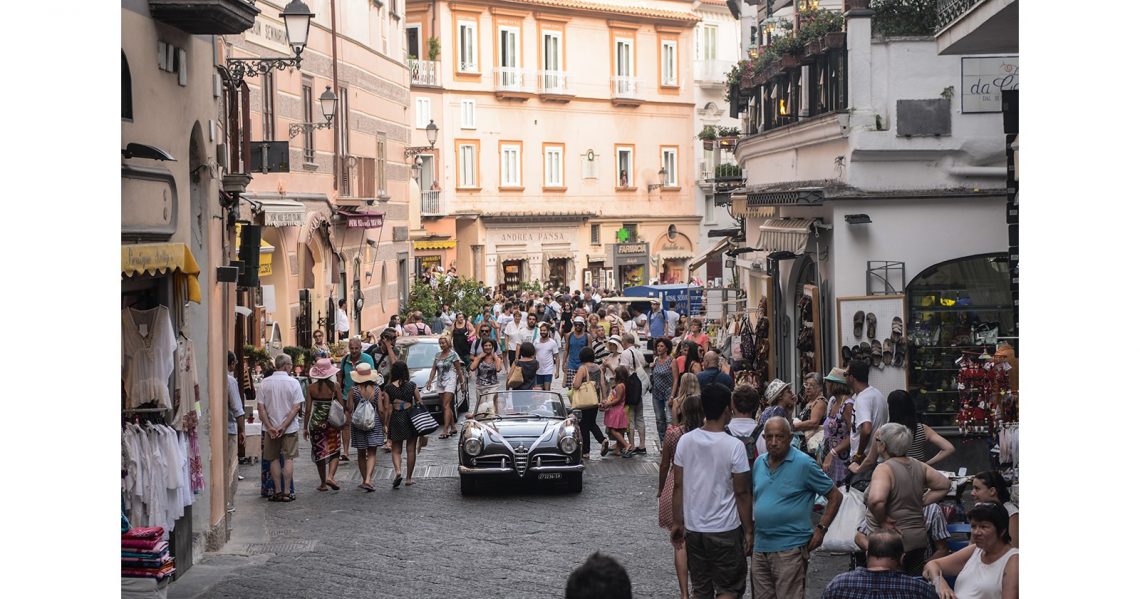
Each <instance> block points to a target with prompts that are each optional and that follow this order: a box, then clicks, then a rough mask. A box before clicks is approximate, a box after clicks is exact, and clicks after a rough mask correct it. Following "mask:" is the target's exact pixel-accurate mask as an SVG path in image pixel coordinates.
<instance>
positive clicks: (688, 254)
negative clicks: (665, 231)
mask: <svg viewBox="0 0 1140 599" xmlns="http://www.w3.org/2000/svg"><path fill="white" fill-rule="evenodd" d="M657 255H658V256H661V259H662V260H688V259H689V258H692V257H693V252H692V250H661V251H659V252H657Z"/></svg>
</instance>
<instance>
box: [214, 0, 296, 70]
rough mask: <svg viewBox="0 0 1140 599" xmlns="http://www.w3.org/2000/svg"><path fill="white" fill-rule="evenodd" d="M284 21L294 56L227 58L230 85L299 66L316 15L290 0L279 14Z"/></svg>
mask: <svg viewBox="0 0 1140 599" xmlns="http://www.w3.org/2000/svg"><path fill="white" fill-rule="evenodd" d="M279 16H280V17H281V19H282V20H284V21H285V38H286V39H288V40H289V47H290V48H292V49H293V53H294V54H295V56H293V57H292V58H227V59H226V71H227V72H228V74H229V76H230V85H233V86H234V87H237V86H238V84H240V82H241V80H242V79H245V77H246V76H249V77H257V76H258V75H262V74H265V73H268V72H270V71H272V70H273V69H277V70H279V71H283V70H285V69H286V68H288V67H297V68H300V66H301V52H303V51H304V50H305V45H306V44H308V42H309V24H310V23H311V22H312V20H313V17H315V16H316V15H315V14H313V13H312V12H310V11H309V7H308V6H307V5H306V4H305V3H304V2H301V0H292V2H290V3H289V4H287V5H286V6H285V9H284V10H282V11H281V14H280V15H279Z"/></svg>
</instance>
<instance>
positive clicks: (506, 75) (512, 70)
mask: <svg viewBox="0 0 1140 599" xmlns="http://www.w3.org/2000/svg"><path fill="white" fill-rule="evenodd" d="M495 91H505V92H521V91H527V90H526V71H524V70H523V69H520V68H518V67H495Z"/></svg>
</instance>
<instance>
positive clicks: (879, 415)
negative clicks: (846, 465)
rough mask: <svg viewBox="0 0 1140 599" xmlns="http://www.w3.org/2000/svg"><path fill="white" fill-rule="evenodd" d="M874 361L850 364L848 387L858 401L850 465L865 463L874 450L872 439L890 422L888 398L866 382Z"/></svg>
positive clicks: (852, 431) (847, 373)
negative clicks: (876, 432)
mask: <svg viewBox="0 0 1140 599" xmlns="http://www.w3.org/2000/svg"><path fill="white" fill-rule="evenodd" d="M870 372H871V364H870V363H869V362H867V361H866V360H852V361H851V364H849V365H848V366H847V372H846V375H847V386H848V387H850V388H851V393H852V399H854V400H855V421H854V425H853V426H852V427H851V468H852V469H853V470H854V469H855V467H856V466H857V465H858V464H861V463H862V462H863V458H865V457H866V455H867V452H868V451H870V450H871V439H872V438H873V437H874V435H875V431H877V430H879V427H880V426H883V425H884V424H886V423H887V400H886V398H885V397H883V393H882V392H881V391H879V390H878V389H876V388H874V387H872V386H871V385H869V384H868V383H867V380H868V377H869V376H870Z"/></svg>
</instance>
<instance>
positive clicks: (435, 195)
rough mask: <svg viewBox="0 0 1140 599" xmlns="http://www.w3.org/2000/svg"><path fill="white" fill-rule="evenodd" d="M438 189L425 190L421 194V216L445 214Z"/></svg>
mask: <svg viewBox="0 0 1140 599" xmlns="http://www.w3.org/2000/svg"><path fill="white" fill-rule="evenodd" d="M439 192H440V190H438V189H425V190H423V191H421V192H420V216H433V215H437V214H443V211H442V209H441V206H440V201H439Z"/></svg>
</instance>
